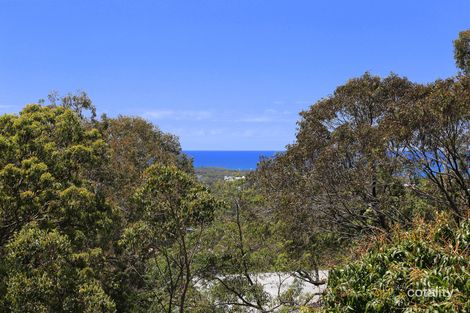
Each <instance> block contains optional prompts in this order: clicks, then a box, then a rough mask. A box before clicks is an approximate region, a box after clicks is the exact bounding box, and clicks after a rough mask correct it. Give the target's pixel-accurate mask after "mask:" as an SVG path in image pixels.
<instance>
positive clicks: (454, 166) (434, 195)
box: [387, 76, 470, 220]
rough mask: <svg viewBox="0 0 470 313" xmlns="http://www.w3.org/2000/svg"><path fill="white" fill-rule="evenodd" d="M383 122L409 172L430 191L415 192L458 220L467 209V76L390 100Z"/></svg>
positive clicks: (469, 99)
mask: <svg viewBox="0 0 470 313" xmlns="http://www.w3.org/2000/svg"><path fill="white" fill-rule="evenodd" d="M387 124H388V125H387V127H388V128H389V133H390V136H391V137H392V138H393V140H395V142H397V143H398V146H399V147H400V149H398V150H397V151H396V152H397V154H396V155H397V156H399V157H400V159H401V160H402V162H403V163H405V164H406V165H407V169H408V170H409V171H410V172H411V173H410V174H411V175H412V176H413V177H415V180H419V179H422V177H423V176H425V177H426V178H427V179H428V180H429V182H430V183H431V185H432V186H433V187H434V188H432V189H428V190H423V189H416V188H415V189H416V192H418V193H419V194H420V195H421V196H423V197H424V198H425V199H427V200H429V202H430V203H432V204H434V206H436V207H438V208H448V209H450V210H451V211H452V214H453V216H454V218H456V219H457V220H459V219H462V218H463V217H464V216H465V211H467V210H468V208H470V172H469V170H470V159H469V147H470V78H469V77H468V76H459V77H455V78H448V79H445V80H437V81H435V82H434V83H431V84H429V85H425V86H417V87H416V88H415V90H414V91H413V92H411V93H409V94H408V95H407V96H405V97H402V98H401V99H400V100H399V101H396V102H395V109H394V113H393V114H392V115H391V116H390V119H389V120H388V121H387Z"/></svg>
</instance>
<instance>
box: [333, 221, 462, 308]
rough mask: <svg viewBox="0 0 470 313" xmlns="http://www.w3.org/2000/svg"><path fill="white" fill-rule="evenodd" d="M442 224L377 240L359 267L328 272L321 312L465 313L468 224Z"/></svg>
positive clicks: (359, 262) (354, 265)
mask: <svg viewBox="0 0 470 313" xmlns="http://www.w3.org/2000/svg"><path fill="white" fill-rule="evenodd" d="M446 220H447V221H448V220H449V219H448V218H447V219H445V218H444V217H443V216H440V217H439V218H438V220H437V221H436V222H435V223H434V224H432V225H427V224H424V223H418V226H417V227H416V228H415V229H414V230H412V231H408V232H403V231H396V232H395V233H394V235H393V236H392V240H391V242H388V243H386V242H385V240H379V241H378V243H377V247H376V248H375V249H372V250H371V251H370V252H368V253H367V254H366V255H365V256H364V257H363V258H362V259H360V260H359V261H357V262H354V263H351V264H349V265H346V266H344V267H342V268H338V269H335V270H332V271H331V273H330V277H329V289H328V292H327V294H326V295H325V298H324V302H325V311H326V312H470V261H469V260H470V251H469V242H470V222H469V221H468V220H467V221H465V222H462V223H460V225H459V226H455V225H454V226H452V225H449V224H447V223H445V222H444V221H446ZM418 290H422V291H423V292H427V296H424V295H421V296H419V294H420V292H419V291H418ZM417 291H418V292H417ZM447 292H449V293H450V295H449V294H447ZM433 293H434V294H433ZM417 294H418V295H417Z"/></svg>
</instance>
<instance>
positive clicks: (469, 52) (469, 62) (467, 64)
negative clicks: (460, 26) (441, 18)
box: [454, 30, 470, 74]
mask: <svg viewBox="0 0 470 313" xmlns="http://www.w3.org/2000/svg"><path fill="white" fill-rule="evenodd" d="M454 57H455V63H456V64H457V67H458V68H460V69H461V70H462V71H463V72H464V73H466V74H470V30H464V31H461V32H460V33H459V38H457V39H456V40H455V41H454Z"/></svg>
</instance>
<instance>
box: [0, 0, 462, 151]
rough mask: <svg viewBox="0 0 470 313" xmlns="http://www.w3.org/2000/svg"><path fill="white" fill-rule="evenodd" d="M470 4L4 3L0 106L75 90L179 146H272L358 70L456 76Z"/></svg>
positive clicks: (14, 107) (270, 0) (289, 137)
mask: <svg viewBox="0 0 470 313" xmlns="http://www.w3.org/2000/svg"><path fill="white" fill-rule="evenodd" d="M466 28H470V1H468V0H465V1H464V0H461V1H457V0H455V1H454V0H446V1H442V0H440V1H429V0H428V1H424V0H423V1H418V0H406V1H402V0H400V1H397V0H394V1H379V0H373V1H372V0H371V1H361V0H356V1H346V0H345V1H335V0H328V1H314V0H304V1H297V0H285V1H277V0H265V1H259V0H200V1H198V0H191V1H190V0H186V1H178V0H166V1H157V0H153V1H139V0H133V1H131V0H129V1H119V0H109V1H99V0H66V1H65V0H0V42H1V46H0V113H5V112H18V111H19V110H20V109H21V107H22V106H23V105H24V104H26V103H31V102H36V101H37V100H38V99H40V98H45V97H46V95H47V94H48V93H49V92H50V91H51V90H57V91H59V92H60V93H67V92H70V91H72V92H73V91H76V90H79V89H80V90H84V91H86V92H88V93H89V95H90V96H91V97H92V99H93V100H94V103H95V105H96V106H97V107H98V111H99V112H101V113H103V112H106V113H108V114H109V115H110V116H115V115H117V114H119V113H121V114H127V115H138V116H142V117H145V118H147V119H149V120H151V121H152V122H154V123H155V124H157V125H158V126H159V127H160V128H161V129H163V130H164V131H169V132H172V133H175V134H177V135H178V136H179V137H180V141H181V143H182V146H183V149H186V150H280V149H283V147H284V146H285V145H286V144H288V143H292V142H293V140H294V135H295V131H296V120H297V119H298V112H299V111H301V110H302V109H306V108H308V106H309V105H311V104H313V103H314V102H315V101H316V100H318V99H320V98H321V97H324V96H327V95H328V94H330V93H332V91H333V90H334V88H335V87H336V86H337V85H339V84H342V83H344V82H345V81H346V80H347V79H348V78H351V77H354V76H358V75H361V74H362V73H364V72H365V71H370V72H372V73H373V74H378V75H387V74H388V73H390V72H391V71H393V72H395V73H397V74H399V75H403V76H407V77H408V78H410V79H411V80H413V81H419V82H427V81H432V80H434V79H436V78H439V77H441V78H442V77H447V76H451V75H454V74H455V73H456V69H455V66H454V61H453V50H452V40H453V39H455V38H456V36H457V34H458V32H459V31H460V30H463V29H466Z"/></svg>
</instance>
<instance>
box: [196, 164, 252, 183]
mask: <svg viewBox="0 0 470 313" xmlns="http://www.w3.org/2000/svg"><path fill="white" fill-rule="evenodd" d="M195 172H196V176H197V179H198V180H199V181H201V182H203V183H205V184H207V185H209V186H210V185H212V184H214V183H215V182H216V181H219V180H230V179H236V178H237V177H243V176H246V175H248V173H250V172H251V171H249V170H230V169H225V168H219V167H199V168H196V169H195Z"/></svg>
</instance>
